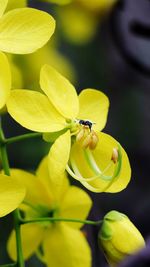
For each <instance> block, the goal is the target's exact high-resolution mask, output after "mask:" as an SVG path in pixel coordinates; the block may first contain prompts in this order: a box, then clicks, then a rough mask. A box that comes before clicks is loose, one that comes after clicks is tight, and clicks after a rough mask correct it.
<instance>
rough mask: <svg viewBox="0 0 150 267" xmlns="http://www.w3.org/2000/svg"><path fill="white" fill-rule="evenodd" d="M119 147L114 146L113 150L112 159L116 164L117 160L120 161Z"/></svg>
mask: <svg viewBox="0 0 150 267" xmlns="http://www.w3.org/2000/svg"><path fill="white" fill-rule="evenodd" d="M118 156H119V154H118V149H117V148H113V151H112V157H111V160H112V161H113V162H114V163H115V164H116V163H117V161H118Z"/></svg>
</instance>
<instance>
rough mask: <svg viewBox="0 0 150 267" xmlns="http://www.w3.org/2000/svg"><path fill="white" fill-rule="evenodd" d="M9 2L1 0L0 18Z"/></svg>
mask: <svg viewBox="0 0 150 267" xmlns="http://www.w3.org/2000/svg"><path fill="white" fill-rule="evenodd" d="M7 3H8V0H0V17H1V16H2V15H3V13H4V11H5V9H6V6H7Z"/></svg>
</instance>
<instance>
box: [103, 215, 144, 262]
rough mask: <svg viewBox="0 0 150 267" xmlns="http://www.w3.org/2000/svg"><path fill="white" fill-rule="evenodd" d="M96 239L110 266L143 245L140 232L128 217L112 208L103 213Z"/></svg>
mask: <svg viewBox="0 0 150 267" xmlns="http://www.w3.org/2000/svg"><path fill="white" fill-rule="evenodd" d="M98 241H99V245H100V247H101V248H102V250H103V252H104V255H105V257H106V259H107V261H108V263H109V265H110V266H111V267H114V266H117V265H118V263H119V262H121V261H122V260H123V259H124V258H125V257H126V256H128V255H130V254H134V253H135V252H136V251H138V250H140V249H141V248H143V247H144V246H145V241H144V239H143V237H142V235H141V233H140V232H139V231H138V229H137V228H136V227H135V226H134V225H133V223H132V222H131V221H130V220H129V218H128V217H127V216H126V215H125V214H122V213H120V212H117V211H114V210H113V211H110V212H108V213H107V214H106V215H105V217H104V219H103V223H102V227H101V230H100V232H99V236H98Z"/></svg>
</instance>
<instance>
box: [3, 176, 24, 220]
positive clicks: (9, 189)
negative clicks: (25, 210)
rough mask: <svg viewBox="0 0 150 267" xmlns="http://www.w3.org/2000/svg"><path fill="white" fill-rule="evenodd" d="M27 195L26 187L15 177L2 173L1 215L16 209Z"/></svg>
mask: <svg viewBox="0 0 150 267" xmlns="http://www.w3.org/2000/svg"><path fill="white" fill-rule="evenodd" d="M24 197H25V187H24V186H22V185H21V184H19V183H18V182H17V181H16V180H15V179H14V177H9V176H6V175H4V174H0V217H3V216H5V215H7V214H8V213H10V212H12V211H13V210H15V209H16V208H17V207H18V206H19V205H20V203H21V202H22V201H23V199H24Z"/></svg>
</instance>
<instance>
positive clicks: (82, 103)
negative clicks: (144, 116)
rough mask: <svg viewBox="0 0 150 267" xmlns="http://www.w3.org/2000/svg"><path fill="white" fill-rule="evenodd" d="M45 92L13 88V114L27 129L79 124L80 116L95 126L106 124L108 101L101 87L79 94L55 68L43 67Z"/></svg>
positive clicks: (10, 101) (55, 128) (45, 129)
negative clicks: (100, 90) (100, 89)
mask: <svg viewBox="0 0 150 267" xmlns="http://www.w3.org/2000/svg"><path fill="white" fill-rule="evenodd" d="M40 85H41V89H42V90H43V92H44V93H45V94H46V95H44V94H41V93H39V92H32V91H29V90H13V91H12V92H11V95H10V98H9V99H8V102H7V107H8V111H9V113H10V115H11V116H12V117H13V118H14V119H15V120H16V121H17V122H19V123H20V124H21V125H22V126H24V127H26V128H27V129H30V130H33V131H38V132H43V133H44V132H45V133H49V132H58V131H61V130H63V129H66V130H67V129H70V130H71V132H73V131H74V128H76V127H78V126H79V122H78V119H83V120H86V119H88V120H90V121H92V122H94V125H93V130H99V131H100V130H102V129H103V128H104V126H105V124H106V119H107V113H108V106H109V101H108V98H107V97H106V96H105V95H104V94H103V93H102V92H99V91H98V90H95V89H85V90H83V91H82V92H81V93H80V95H79V97H78V96H77V93H76V90H75V88H74V86H73V85H72V84H71V83H70V82H69V81H68V80H67V79H66V78H65V77H63V76H62V75H61V74H60V73H59V72H57V71H56V70H55V69H54V68H52V67H50V66H48V65H45V66H43V67H42V69H41V74H40Z"/></svg>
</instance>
